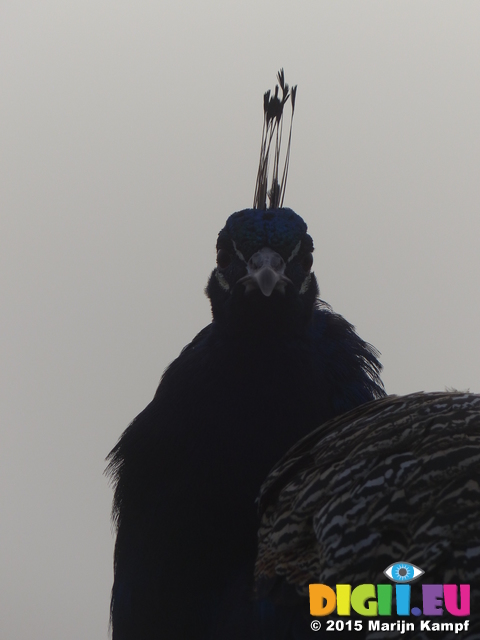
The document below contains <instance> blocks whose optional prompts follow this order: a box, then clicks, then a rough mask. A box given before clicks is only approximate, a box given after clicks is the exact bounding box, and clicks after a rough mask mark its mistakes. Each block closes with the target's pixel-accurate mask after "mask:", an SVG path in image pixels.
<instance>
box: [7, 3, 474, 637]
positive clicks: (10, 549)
mask: <svg viewBox="0 0 480 640" xmlns="http://www.w3.org/2000/svg"><path fill="white" fill-rule="evenodd" d="M479 33H480V3H478V2H473V1H472V2H469V1H464V2H461V3H460V2H455V1H453V0H452V1H451V2H444V1H442V0H431V1H424V0H413V1H409V0H390V1H388V2H387V1H386V0H382V1H373V0H368V1H366V0H361V1H360V0H351V1H341V0H332V1H321V0H302V2H300V3H292V2H291V0H289V1H287V0H275V1H273V0H255V1H253V0H243V1H242V2H231V1H227V0H222V1H221V2H220V1H213V0H210V1H205V2H194V1H193V0H185V1H184V2H168V1H163V2H162V1H159V2H152V1H151V0H150V1H148V0H136V1H135V2H133V1H131V0H128V1H126V0H115V2H113V1H110V0H109V1H107V0H81V1H78V2H72V1H64V0H45V1H42V2H38V1H35V2H34V1H33V0H31V1H25V0H16V1H15V2H2V3H1V4H0V78H1V81H0V82H1V84H0V86H1V96H2V97H1V101H0V114H1V126H0V131H1V133H0V136H1V137H0V155H1V171H0V176H1V177H0V180H1V192H0V197H1V234H0V242H1V247H0V260H1V270H0V277H1V291H2V303H1V310H0V326H1V331H0V341H1V355H0V361H1V364H2V379H1V385H0V393H1V420H0V428H1V444H0V637H1V638H5V639H8V640H17V639H18V640H30V639H31V638H40V639H41V640H65V639H66V638H68V639H69V640H77V639H78V640H86V639H88V640H97V639H98V640H106V638H107V632H108V631H107V629H108V604H109V592H110V587H111V579H112V569H111V566H112V552H113V536H112V533H111V527H110V503H111V489H110V487H109V486H108V484H107V481H106V479H105V477H104V476H103V475H102V472H103V469H104V467H105V462H104V458H105V456H106V454H107V453H108V452H109V450H110V449H111V448H112V446H113V445H114V444H115V442H116V440H117V438H118V437H119V435H120V434H121V432H122V431H123V429H124V428H125V427H126V426H127V425H128V423H129V422H130V421H131V420H132V419H133V417H134V416H135V415H136V414H137V413H138V412H139V411H140V410H141V409H142V408H143V407H144V406H145V405H146V404H147V403H148V402H149V400H150V399H151V397H152V396H153V393H154V391H155V389H156V386H157V384H158V381H159V378H160V375H161V373H162V371H163V369H164V368H165V367H166V365H167V364H168V363H169V362H170V361H171V360H172V359H173V358H174V357H176V355H178V353H179V351H180V350H181V348H182V347H183V346H184V345H185V344H186V343H187V342H188V341H189V340H191V338H192V337H193V336H194V335H195V334H196V332H197V331H199V330H200V329H201V328H202V327H203V326H204V325H205V324H207V323H208V322H209V318H210V310H209V306H208V301H207V299H206V298H205V296H204V294H203V288H204V286H205V284H206V281H207V277H208V275H209V273H210V271H211V269H212V268H213V267H214V265H215V241H216V236H217V233H218V231H219V230H220V228H221V227H222V226H223V224H224V222H225V219H226V218H227V216H228V215H229V214H230V213H232V212H233V211H236V210H238V209H242V208H245V207H248V206H251V203H252V199H253V191H254V182H255V175H256V164H257V160H258V152H259V145H260V134H261V127H262V96H263V92H264V91H265V90H267V89H268V88H273V86H274V81H275V74H276V72H277V70H278V69H279V68H280V67H282V66H283V67H284V68H285V74H286V79H287V82H289V83H290V84H295V83H297V84H298V94H297V108H296V114H295V122H294V136H293V146H292V157H291V164H290V176H289V184H288V187H287V194H286V199H285V205H286V206H290V207H292V208H293V209H294V210H295V211H297V213H299V214H300V215H302V216H303V217H304V218H305V220H306V222H307V223H308V225H309V230H310V233H311V235H312V236H313V238H314V241H315V243H316V252H315V263H314V269H315V273H316V275H317V277H318V280H319V282H320V287H321V293H322V297H323V298H324V299H325V300H327V301H328V302H329V303H330V304H332V306H333V307H334V309H335V310H336V311H338V312H339V313H341V314H342V315H344V316H345V317H346V318H347V319H348V320H350V321H351V322H352V323H353V324H355V325H356V327H357V330H358V332H359V334H360V335H361V336H362V337H363V338H364V339H366V340H367V341H369V342H371V343H372V344H374V345H375V346H376V347H377V348H378V349H380V351H381V352H382V362H383V363H384V366H385V371H384V380H385V384H386V387H387V390H388V391H389V392H390V393H406V392H410V391H416V390H422V389H424V390H436V389H444V387H445V386H449V387H456V388H458V389H465V388H470V389H471V390H472V391H480V372H479V365H478V363H479V358H480V331H479V325H480V301H479V290H478V289H479V287H478V274H479V270H480V251H479V238H480V212H479V202H480V179H479V178H480V38H479Z"/></svg>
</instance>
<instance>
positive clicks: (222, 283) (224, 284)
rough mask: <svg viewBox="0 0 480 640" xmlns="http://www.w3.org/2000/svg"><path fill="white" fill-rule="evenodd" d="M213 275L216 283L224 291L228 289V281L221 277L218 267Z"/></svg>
mask: <svg viewBox="0 0 480 640" xmlns="http://www.w3.org/2000/svg"><path fill="white" fill-rule="evenodd" d="M215 276H216V278H217V280H218V284H219V285H220V286H221V287H222V289H223V290H224V291H230V285H229V284H228V282H227V281H226V280H225V278H224V277H223V275H222V274H221V273H220V271H219V270H218V269H217V270H216V271H215Z"/></svg>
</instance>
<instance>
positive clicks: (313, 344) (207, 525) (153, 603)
mask: <svg viewBox="0 0 480 640" xmlns="http://www.w3.org/2000/svg"><path fill="white" fill-rule="evenodd" d="M278 80H279V83H278V85H277V87H276V90H275V92H274V93H272V94H270V92H267V94H265V97H264V130H263V134H262V143H261V154H260V163H259V169H258V174H257V182H256V187H255V196H254V206H253V208H251V209H244V210H241V211H237V212H235V213H233V214H232V215H230V216H229V217H228V219H227V221H226V224H225V226H224V227H223V228H222V229H221V231H220V233H219V235H218V239H217V244H216V251H217V264H216V267H215V268H214V270H213V271H212V273H211V275H210V278H209V280H208V284H207V287H206V294H207V296H208V298H209V299H210V303H211V309H212V322H211V323H210V324H209V325H208V326H207V327H205V328H204V329H203V330H202V331H200V333H199V334H198V335H197V336H196V337H195V338H194V339H193V340H192V342H191V343H190V344H188V345H187V346H186V347H185V348H184V349H183V351H182V352H181V354H180V355H179V357H178V358H177V359H176V360H175V361H174V362H172V364H171V365H170V366H169V367H168V368H167V369H166V371H165V373H164V374H163V377H162V379H161V382H160V385H159V387H158V389H157V391H156V393H155V396H154V398H153V400H152V401H151V403H150V404H149V405H148V406H147V407H146V408H145V409H144V410H143V411H142V412H141V413H140V414H139V415H138V416H137V417H136V418H135V420H134V421H133V422H132V424H131V425H130V426H129V427H128V428H127V429H126V431H125V432H124V433H123V435H122V436H121V438H120V440H119V442H118V444H117V445H116V446H115V448H114V449H113V450H112V452H111V453H110V455H109V467H108V473H109V474H110V476H111V478H112V480H113V483H114V487H115V489H114V506H113V518H114V522H115V526H116V529H117V537H116V544H115V552H114V584H113V588H112V600H111V624H112V635H113V640H147V639H148V640H158V639H159V638H165V639H166V640H175V639H181V640H184V639H186V638H192V639H193V638H199V639H200V638H201V639H207V638H208V639H214V638H215V639H225V638H229V640H234V639H235V638H238V639H239V640H240V639H241V640H246V639H249V638H251V639H255V638H260V637H261V633H262V631H261V628H260V621H259V620H260V618H259V612H258V606H257V603H256V601H255V598H254V584H253V582H254V565H255V557H256V553H257V531H258V524H259V520H258V515H257V507H256V502H255V501H256V498H257V496H258V493H259V491H260V487H261V484H262V482H263V481H264V480H265V478H266V477H267V474H268V472H269V471H270V469H271V468H272V467H273V465H274V464H275V463H276V462H277V461H278V460H279V459H280V458H281V457H282V456H283V455H284V454H285V453H286V452H287V450H288V449H289V448H290V447H291V446H293V445H294V444H295V443H296V442H297V441H298V440H299V439H300V438H302V437H303V436H305V435H307V434H308V433H310V432H311V431H312V430H313V429H315V428H316V427H318V425H320V424H322V423H324V422H326V421H327V420H330V419H331V418H334V417H336V416H338V415H341V414H342V413H344V412H346V411H349V410H350V409H353V408H355V407H357V406H359V405H361V404H363V403H365V402H368V401H370V400H373V399H374V398H381V397H383V396H384V394H385V391H384V388H383V385H382V383H381V380H380V377H379V372H380V368H381V367H380V363H379V361H378V353H377V351H376V350H375V349H374V348H373V347H372V346H371V345H370V344H368V343H366V342H365V341H363V340H362V339H361V338H359V337H358V335H357V334H356V333H355V331H354V328H353V327H352V325H351V324H350V323H348V322H347V321H346V320H345V319H344V318H342V317H341V316H340V315H337V314H335V313H334V312H333V311H332V310H331V309H330V307H329V306H328V305H327V304H326V303H324V302H322V301H320V300H319V297H318V296H319V289H318V284H317V280H316V278H315V275H314V274H313V272H312V263H313V249H314V247H313V241H312V238H311V237H310V235H309V234H308V233H307V225H306V223H305V222H304V220H303V219H302V218H301V217H300V216H299V215H297V214H296V213H295V212H294V211H293V210H291V209H289V208H286V207H283V198H284V193H285V186H286V179H287V173H288V158H289V152H290V141H291V126H292V118H293V110H294V106H295V95H296V88H293V89H292V91H291V92H290V89H289V87H288V85H287V84H286V82H285V79H284V75H283V71H282V72H280V73H279V75H278ZM289 99H290V101H291V104H292V118H291V119H290V133H289V137H288V147H287V156H286V160H285V163H284V167H283V172H282V171H281V170H280V162H279V156H280V149H281V132H282V127H283V112H284V106H285V105H286V104H287V101H288V100H289ZM269 155H271V156H273V168H272V170H273V173H272V176H273V177H272V178H271V180H272V186H271V188H267V181H268V180H269V179H270V176H269V169H268V164H269V162H268V160H269ZM267 198H268V199H269V203H268V205H269V206H268V207H267V202H266V199H267ZM192 267H194V265H192Z"/></svg>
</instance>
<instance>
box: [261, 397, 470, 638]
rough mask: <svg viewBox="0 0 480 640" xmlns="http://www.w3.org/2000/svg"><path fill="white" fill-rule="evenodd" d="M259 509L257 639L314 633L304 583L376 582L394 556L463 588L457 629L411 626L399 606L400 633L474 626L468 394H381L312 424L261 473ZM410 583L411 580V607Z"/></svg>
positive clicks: (430, 579) (433, 579)
mask: <svg viewBox="0 0 480 640" xmlns="http://www.w3.org/2000/svg"><path fill="white" fill-rule="evenodd" d="M260 510H261V513H262V522H261V526H260V532H259V553H258V559H257V564H256V579H257V587H256V594H257V597H258V598H259V599H260V600H262V599H263V601H264V602H265V603H267V605H268V606H266V607H265V610H266V611H267V614H268V615H266V616H265V620H264V636H263V637H264V638H266V639H270V638H271V639H274V640H287V639H288V640H292V639H295V640H297V639H298V640H302V639H303V638H310V637H311V638H313V637H317V638H318V637H323V636H321V634H318V633H315V632H311V631H310V623H311V621H312V618H311V616H310V614H309V603H308V585H309V584H315V583H320V584H326V585H332V586H333V587H334V586H335V585H336V584H350V585H353V586H355V585H360V584H374V585H375V584H380V583H388V579H387V578H386V577H385V575H383V572H384V570H385V569H386V568H387V567H388V566H389V565H391V564H392V563H393V562H401V561H407V562H410V563H412V564H414V565H416V566H417V567H420V568H421V569H422V570H423V571H424V572H425V575H424V576H423V577H422V580H421V582H422V583H426V584H456V585H459V584H469V585H470V587H471V594H470V595H471V606H470V610H471V615H470V616H468V620H469V629H468V632H467V631H462V633H461V634H460V635H458V633H459V632H457V635H456V634H455V632H454V631H452V633H447V632H446V631H445V632H441V633H439V632H438V631H437V632H436V631H432V632H431V634H429V633H428V632H426V631H424V632H423V633H422V632H421V629H420V623H419V620H420V619H418V618H415V617H414V616H410V618H404V620H406V621H408V622H412V621H414V622H415V624H416V630H415V631H416V632H415V633H414V634H410V635H409V636H405V637H409V638H415V639H418V640H419V639H421V638H430V637H431V638H439V637H441V638H442V639H443V640H447V639H450V638H456V637H462V638H465V639H467V638H468V639H472V640H473V639H474V638H475V639H478V638H479V637H480V395H474V394H470V393H460V392H455V393H429V394H424V393H415V394H411V395H408V396H404V397H396V396H389V397H386V398H384V399H381V400H376V401H375V402H372V403H368V404H366V405H363V406H362V407H359V408H357V409H355V410H353V411H350V412H349V413H346V414H344V415H342V416H340V417H338V418H336V419H335V420H332V421H330V422H328V423H325V424H323V425H322V426H321V427H319V428H318V429H317V430H315V431H314V432H312V433H311V434H309V435H308V436H306V437H305V438H304V439H303V440H302V441H300V442H299V443H297V444H296V445H295V446H294V447H293V448H292V449H291V450H290V451H289V452H288V454H287V455H286V456H285V457H284V458H283V459H282V460H281V461H280V462H279V463H278V465H277V466H276V467H275V469H274V470H273V471H272V472H271V473H270V475H269V477H268V479H267V481H266V482H265V484H264V485H263V487H262V494H261V498H260ZM421 593H422V591H421V585H420V584H418V586H412V606H414V605H415V604H417V606H418V607H419V608H421V607H422V602H421ZM414 596H416V597H417V602H415V601H414ZM419 596H420V600H419V601H418V597H419ZM440 604H441V603H440ZM428 617H429V616H424V617H423V618H422V619H425V618H428ZM430 617H431V616H430ZM398 618H399V616H395V610H394V611H393V617H390V618H384V620H396V619H398ZM344 620H345V618H344ZM366 620H368V619H366V618H363V621H364V624H363V632H364V633H365V632H366V631H367V630H368V629H367V622H366ZM431 620H432V621H433V622H448V623H452V621H453V622H459V621H460V622H463V621H464V620H465V618H454V617H453V616H449V617H448V618H447V616H444V617H431ZM279 621H281V624H280V623H279ZM324 628H325V625H324ZM326 635H327V636H328V637H329V634H328V633H326ZM352 636H354V637H356V638H362V637H365V635H364V634H362V633H359V632H352ZM367 637H371V638H377V637H380V636H379V634H378V632H372V633H371V635H370V636H368V635H367ZM382 637H400V634H399V633H397V634H396V635H395V634H394V635H391V636H390V635H388V636H386V635H385V636H382Z"/></svg>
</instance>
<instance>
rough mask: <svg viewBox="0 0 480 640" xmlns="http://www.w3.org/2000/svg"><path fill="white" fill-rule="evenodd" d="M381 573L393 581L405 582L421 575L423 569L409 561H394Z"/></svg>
mask: <svg viewBox="0 0 480 640" xmlns="http://www.w3.org/2000/svg"><path fill="white" fill-rule="evenodd" d="M383 573H384V574H385V575H386V576H387V578H388V579H389V580H392V581H393V582H399V583H406V582H412V580H416V579H417V578H419V577H420V576H423V574H424V573H425V571H423V569H420V567H416V566H415V565H414V564H411V563H410V562H394V563H393V564H391V565H390V566H389V567H387V568H386V569H385V571H384V572H383Z"/></svg>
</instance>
